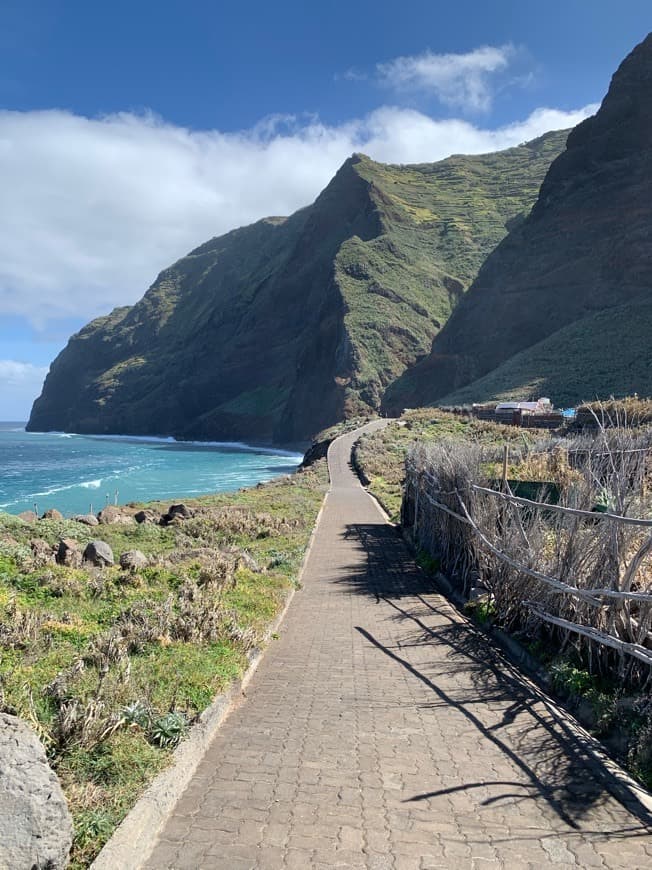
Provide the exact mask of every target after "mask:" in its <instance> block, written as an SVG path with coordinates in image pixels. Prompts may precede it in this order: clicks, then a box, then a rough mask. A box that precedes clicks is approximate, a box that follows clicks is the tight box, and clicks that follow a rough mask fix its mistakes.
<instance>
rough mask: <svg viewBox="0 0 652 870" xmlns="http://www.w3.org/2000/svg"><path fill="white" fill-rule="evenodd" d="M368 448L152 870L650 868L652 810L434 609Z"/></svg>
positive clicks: (461, 625)
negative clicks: (365, 473) (366, 464)
mask: <svg viewBox="0 0 652 870" xmlns="http://www.w3.org/2000/svg"><path fill="white" fill-rule="evenodd" d="M354 438H355V435H349V436H344V437H343V438H341V439H339V440H338V441H337V442H335V444H334V445H333V446H332V447H331V451H330V454H329V461H330V467H331V476H332V489H331V491H330V493H329V495H328V497H327V499H326V503H325V507H324V513H323V515H322V518H321V522H320V525H319V528H318V532H317V534H316V537H315V542H314V546H313V549H312V552H311V554H310V558H309V560H308V563H307V568H306V571H305V575H304V589H303V590H302V591H301V592H299V593H298V594H297V595H296V596H295V599H294V601H293V603H292V606H291V607H290V610H289V613H288V615H287V617H286V620H285V622H284V624H283V628H282V632H281V637H280V639H279V640H278V641H275V642H273V643H272V644H271V646H270V648H269V650H268V652H267V654H266V656H265V658H264V660H263V662H262V664H261V666H260V667H259V669H258V671H257V672H256V674H255V676H254V678H253V680H252V682H251V683H250V685H249V688H248V691H247V695H248V697H247V698H246V700H244V701H243V703H241V704H240V706H239V707H238V708H237V709H235V710H234V711H233V712H232V713H231V715H230V716H229V718H228V719H227V721H226V723H225V724H224V725H223V727H222V728H221V730H220V732H219V734H218V736H217V738H216V740H215V741H214V743H213V744H212V746H211V747H210V749H209V750H208V752H207V754H206V756H205V758H204V760H203V762H202V763H201V765H200V767H199V770H198V772H197V774H196V775H195V777H194V778H193V780H192V782H191V784H190V786H189V787H188V789H187V791H186V792H185V794H184V795H183V796H182V798H181V800H180V802H179V804H178V806H177V809H176V812H175V814H174V816H173V817H172V818H171V819H170V820H169V822H168V823H167V825H166V827H165V828H164V830H163V831H162V834H161V836H160V838H159V841H158V845H157V847H156V849H155V851H154V853H153V855H152V856H151V858H150V860H149V862H148V864H147V865H146V866H147V868H148V870H163V868H175V870H182V868H183V870H197V868H210V870H213V868H215V870H217V868H220V870H247V868H256V870H263V868H269V870H281V868H287V870H290V868H297V870H306V868H334V867H350V868H369V870H371V868H378V870H381V868H382V870H427V868H435V867H442V868H444V867H445V868H448V867H453V868H480V870H490V868H519V870H520V868H532V870H534V868H537V870H538V868H541V867H555V868H565V867H583V868H584V867H586V868H593V867H610V868H621V867H622V868H628V870H634V868H644V867H652V828H650V827H646V826H645V822H644V819H645V817H644V815H643V810H642V808H641V807H640V806H639V805H638V804H637V803H636V802H634V803H628V801H627V800H626V799H625V798H624V797H623V796H622V795H621V796H620V800H619V799H618V798H617V797H614V795H613V792H614V791H615V792H616V793H618V792H617V789H616V788H615V785H616V784H615V782H614V781H613V780H612V779H611V777H610V775H609V773H608V772H607V771H606V770H605V769H604V768H602V766H601V765H599V764H598V763H596V762H594V761H592V760H591V757H590V756H589V755H587V753H586V751H585V749H584V748H583V745H582V742H581V740H580V739H578V738H577V737H576V736H575V735H574V733H573V731H572V730H571V729H570V728H569V727H568V726H567V725H564V724H563V723H560V721H558V719H557V717H553V716H552V715H551V712H550V709H549V706H548V704H547V702H546V700H545V698H544V697H542V696H540V695H539V694H538V693H537V692H536V690H534V689H533V688H532V687H530V686H529V685H528V684H527V683H526V682H525V681H524V680H523V679H522V678H521V677H520V676H519V675H518V673H517V672H515V670H514V669H513V668H512V667H511V666H510V665H509V664H508V663H507V662H506V661H505V660H504V659H503V658H502V657H501V655H500V653H499V652H497V651H495V650H493V649H492V648H491V647H490V646H489V644H488V642H487V640H486V639H485V638H484V637H483V636H482V635H479V634H477V633H476V632H475V631H474V630H473V629H472V628H470V627H469V626H468V625H467V624H466V623H465V622H463V621H462V620H461V619H460V617H459V616H458V615H457V614H456V612H455V611H454V610H453V609H452V607H451V606H450V605H449V604H448V603H447V602H446V600H445V599H443V598H442V597H441V596H439V595H437V594H433V593H432V592H430V591H428V583H427V582H425V581H424V578H423V577H422V576H421V575H420V573H419V572H418V571H417V570H416V569H415V567H414V564H413V562H412V561H411V559H410V556H409V553H408V552H407V550H406V548H405V546H404V545H403V543H402V541H401V539H400V537H399V536H398V534H397V532H396V530H395V529H394V528H393V527H392V526H390V525H388V524H387V523H385V521H384V520H383V518H382V516H381V514H380V511H379V510H378V509H377V507H376V505H375V503H374V502H373V501H372V499H370V498H369V496H367V494H366V493H365V492H364V490H363V489H362V488H361V487H360V486H359V484H358V483H357V480H356V479H355V478H354V475H353V474H352V472H351V470H350V468H349V462H348V460H349V456H350V450H351V445H352V443H353V440H354ZM648 821H649V818H648Z"/></svg>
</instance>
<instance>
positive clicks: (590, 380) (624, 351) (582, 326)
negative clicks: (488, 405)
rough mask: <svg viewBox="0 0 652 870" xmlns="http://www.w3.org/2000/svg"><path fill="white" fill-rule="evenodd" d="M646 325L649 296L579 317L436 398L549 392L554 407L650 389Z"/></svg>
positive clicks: (650, 314)
mask: <svg viewBox="0 0 652 870" xmlns="http://www.w3.org/2000/svg"><path fill="white" fill-rule="evenodd" d="M650 323H652V302H651V301H650V300H649V299H640V300H637V301H635V302H631V303H629V304H627V305H621V306H618V307H616V308H612V309H609V310H607V311H600V312H598V313H597V314H592V315H589V316H587V317H583V318H582V319H580V320H579V321H577V322H576V323H572V324H570V325H569V326H566V327H564V328H563V329H560V330H558V331H557V332H555V333H554V334H553V335H551V336H549V337H548V338H545V339H544V340H543V341H540V342H539V343H538V344H535V345H533V346H532V347H529V348H527V350H524V351H521V353H518V354H516V355H515V356H513V357H510V359H508V360H507V361H506V362H504V363H503V364H502V365H500V366H498V368H496V369H494V370H493V371H492V372H490V373H489V374H488V375H485V376H484V377H483V378H480V379H479V380H477V381H474V382H473V383H472V384H470V385H469V386H468V387H464V388H463V389H461V390H456V391H455V392H454V393H450V394H449V395H447V396H444V397H443V398H442V399H441V400H440V401H441V403H442V404H447V405H459V404H464V403H468V402H486V401H493V400H496V401H506V400H508V399H516V398H518V399H527V398H530V397H532V398H538V397H539V396H553V397H554V400H555V403H556V404H557V405H561V406H566V405H576V404H577V403H579V402H581V401H585V400H587V399H592V398H594V397H595V396H608V395H615V396H626V395H630V394H632V393H634V392H636V391H637V390H638V391H640V392H641V393H642V394H647V393H652V359H650V354H649V350H648V348H649V334H650ZM569 359H572V361H573V362H572V365H569V362H568V361H569Z"/></svg>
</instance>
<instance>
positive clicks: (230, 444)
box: [84, 435, 303, 463]
mask: <svg viewBox="0 0 652 870" xmlns="http://www.w3.org/2000/svg"><path fill="white" fill-rule="evenodd" d="M84 437H85V438H92V439H93V440H97V441H134V442H136V443H143V444H147V443H150V444H180V445H184V444H188V445H189V446H192V447H218V448H223V449H226V450H236V451H242V452H243V453H261V454H264V455H269V456H284V457H292V458H293V459H296V460H297V463H299V462H301V460H302V459H303V453H297V452H296V450H283V449H281V448H280V447H264V446H258V445H255V444H247V443H245V442H244V441H195V440H190V441H186V440H185V439H183V438H173V437H172V436H171V435H85V436H84Z"/></svg>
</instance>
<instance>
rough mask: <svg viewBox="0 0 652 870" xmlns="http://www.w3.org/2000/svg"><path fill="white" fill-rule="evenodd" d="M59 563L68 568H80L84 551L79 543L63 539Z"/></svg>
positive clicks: (59, 552) (58, 551)
mask: <svg viewBox="0 0 652 870" xmlns="http://www.w3.org/2000/svg"><path fill="white" fill-rule="evenodd" d="M57 562H58V563H59V564H60V565H66V566H67V567H68V568H80V567H81V563H82V551H81V546H80V544H79V541H76V540H75V539H74V538H62V539H61V540H60V541H59V547H58V550H57Z"/></svg>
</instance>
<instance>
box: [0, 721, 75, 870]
mask: <svg viewBox="0 0 652 870" xmlns="http://www.w3.org/2000/svg"><path fill="white" fill-rule="evenodd" d="M71 845H72V820H71V817H70V813H69V811H68V806H67V804H66V800H65V798H64V796H63V792H62V791H61V786H60V785H59V780H58V779H57V777H56V775H55V773H54V771H53V770H52V769H51V768H50V766H49V765H48V763H47V759H46V756H45V750H44V749H43V746H42V745H41V743H40V741H39V739H38V737H37V736H36V734H35V733H34V732H33V731H32V729H31V728H29V727H28V725H27V724H26V723H25V722H23V721H22V720H21V719H18V718H17V717H16V716H10V715H8V714H7V713H0V867H2V868H5V867H6V868H11V870H60V868H64V867H67V865H68V854H69V852H70V847H71Z"/></svg>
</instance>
